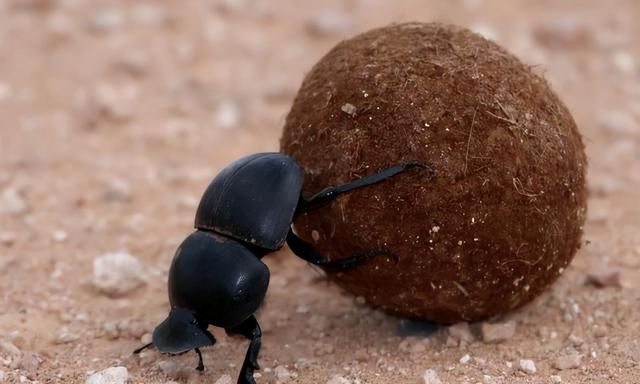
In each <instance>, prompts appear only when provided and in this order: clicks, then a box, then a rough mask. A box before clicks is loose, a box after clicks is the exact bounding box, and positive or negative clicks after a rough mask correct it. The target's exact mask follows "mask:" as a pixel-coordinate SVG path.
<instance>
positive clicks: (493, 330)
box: [480, 321, 516, 343]
mask: <svg viewBox="0 0 640 384" xmlns="http://www.w3.org/2000/svg"><path fill="white" fill-rule="evenodd" d="M480 332H481V333H482V340H483V341H484V342H485V343H500V342H502V341H505V340H508V339H510V338H512V337H513V335H515V333H516V322H515V321H507V322H504V323H482V325H481V326H480Z"/></svg>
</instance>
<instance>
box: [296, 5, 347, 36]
mask: <svg viewBox="0 0 640 384" xmlns="http://www.w3.org/2000/svg"><path fill="white" fill-rule="evenodd" d="M351 25H352V23H351V19H350V18H349V16H348V15H346V14H345V13H343V12H340V11H338V10H335V9H323V10H320V11H318V12H314V14H313V15H311V16H310V17H309V18H308V19H307V21H306V25H305V27H306V30H307V32H309V34H311V35H314V36H319V37H323V36H332V35H337V34H343V33H345V32H347V31H348V30H349V29H350V28H351Z"/></svg>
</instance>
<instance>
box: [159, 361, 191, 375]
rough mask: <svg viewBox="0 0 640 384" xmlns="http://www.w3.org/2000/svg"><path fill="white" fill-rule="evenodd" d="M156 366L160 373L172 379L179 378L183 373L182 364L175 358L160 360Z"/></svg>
mask: <svg viewBox="0 0 640 384" xmlns="http://www.w3.org/2000/svg"><path fill="white" fill-rule="evenodd" d="M157 366H158V368H159V369H160V370H161V371H162V373H164V374H165V375H167V376H169V377H171V378H174V379H177V378H180V377H181V376H183V374H184V372H183V370H182V366H181V365H180V364H178V362H176V361H175V360H160V361H159V362H158V363H157Z"/></svg>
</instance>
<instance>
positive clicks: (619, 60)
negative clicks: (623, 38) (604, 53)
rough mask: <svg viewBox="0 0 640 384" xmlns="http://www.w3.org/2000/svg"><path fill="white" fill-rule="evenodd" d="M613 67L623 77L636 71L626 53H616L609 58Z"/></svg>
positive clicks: (630, 57) (633, 61) (631, 56)
mask: <svg viewBox="0 0 640 384" xmlns="http://www.w3.org/2000/svg"><path fill="white" fill-rule="evenodd" d="M611 60H612V62H613V67H614V68H615V69H616V70H617V71H618V72H619V73H621V74H623V75H630V74H632V73H633V72H634V71H635V69H636V63H635V60H634V58H633V55H631V54H630V53H629V52H627V51H622V50H620V51H616V52H615V53H614V54H613V56H612V57H611Z"/></svg>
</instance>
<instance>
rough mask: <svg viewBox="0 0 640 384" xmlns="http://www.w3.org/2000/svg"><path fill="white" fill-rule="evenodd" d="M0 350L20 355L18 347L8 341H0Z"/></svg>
mask: <svg viewBox="0 0 640 384" xmlns="http://www.w3.org/2000/svg"><path fill="white" fill-rule="evenodd" d="M0 351H3V352H4V353H6V354H8V355H11V356H13V357H19V356H20V355H22V352H21V351H20V349H19V348H18V347H16V346H15V344H13V343H12V342H10V341H0Z"/></svg>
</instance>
